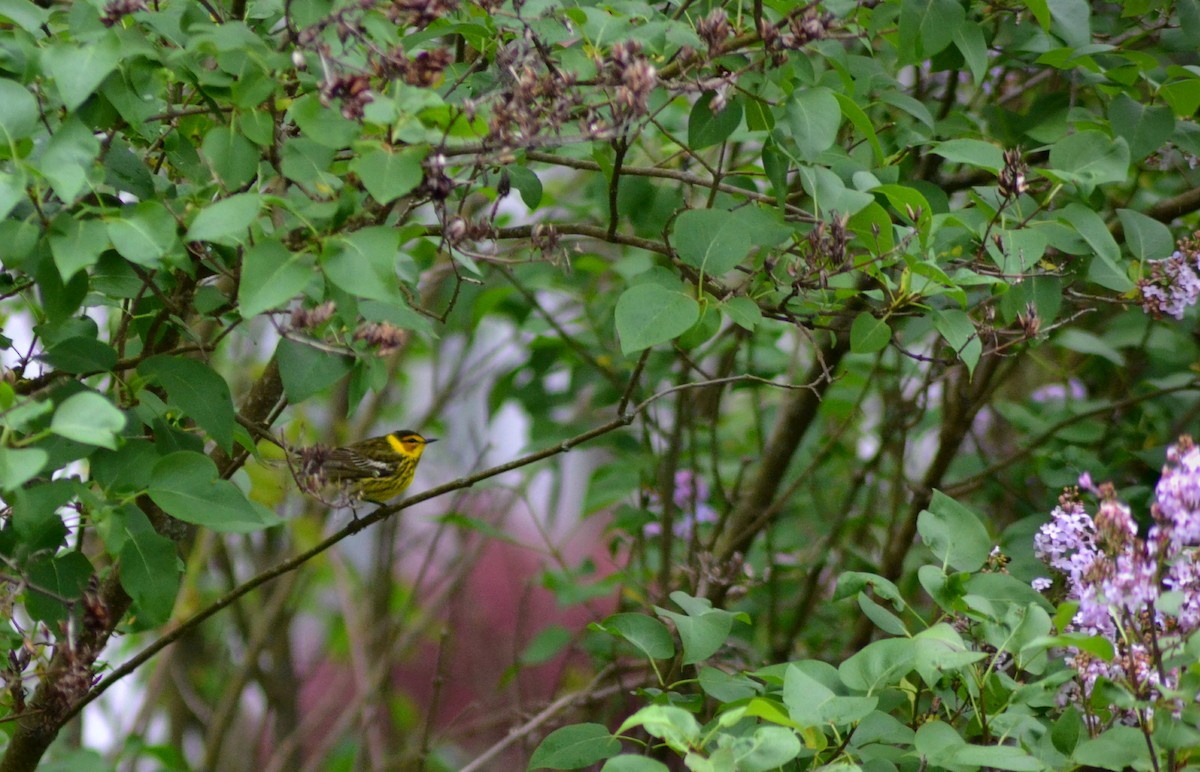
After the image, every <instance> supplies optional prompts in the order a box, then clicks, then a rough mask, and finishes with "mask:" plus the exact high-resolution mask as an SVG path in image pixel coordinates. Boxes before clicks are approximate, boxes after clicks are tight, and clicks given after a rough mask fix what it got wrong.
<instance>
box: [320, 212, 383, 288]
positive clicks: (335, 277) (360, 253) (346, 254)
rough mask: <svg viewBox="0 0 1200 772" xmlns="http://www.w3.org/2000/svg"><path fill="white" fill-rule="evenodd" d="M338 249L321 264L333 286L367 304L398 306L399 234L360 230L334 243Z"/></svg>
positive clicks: (380, 228)
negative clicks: (381, 302) (378, 303)
mask: <svg viewBox="0 0 1200 772" xmlns="http://www.w3.org/2000/svg"><path fill="white" fill-rule="evenodd" d="M333 246H336V247H339V248H338V249H337V250H336V251H334V252H333V253H332V254H331V255H329V256H328V257H326V258H325V260H324V261H323V262H322V263H321V270H322V271H324V272H325V276H326V277H328V279H329V281H330V282H332V283H333V284H334V286H336V287H338V288H340V289H342V290H344V291H346V292H348V293H350V294H351V295H356V296H358V297H360V298H367V299H369V300H387V301H391V302H396V303H398V302H402V301H403V298H402V296H401V294H400V289H399V287H400V278H399V276H398V275H397V273H396V259H397V252H398V251H399V248H400V234H399V233H398V232H397V231H396V229H395V228H386V227H372V228H363V229H361V230H358V231H355V232H354V233H351V234H350V235H349V236H347V237H345V238H341V239H337V240H336V241H335V242H333V244H332V245H331V247H333Z"/></svg>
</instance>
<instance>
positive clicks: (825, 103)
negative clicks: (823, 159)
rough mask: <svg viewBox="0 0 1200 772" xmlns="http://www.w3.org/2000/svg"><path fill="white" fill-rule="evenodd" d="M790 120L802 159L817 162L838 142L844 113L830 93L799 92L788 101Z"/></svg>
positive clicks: (818, 90)
mask: <svg viewBox="0 0 1200 772" xmlns="http://www.w3.org/2000/svg"><path fill="white" fill-rule="evenodd" d="M787 119H788V127H789V128H790V129H791V133H792V140H793V141H794V142H795V143H796V147H797V148H798V149H799V150H800V155H801V156H802V157H803V158H804V160H806V161H815V160H817V157H818V156H820V155H821V153H823V152H825V151H826V150H828V149H829V148H830V147H831V146H832V145H833V143H834V141H835V140H837V133H838V127H840V126H841V124H842V110H841V106H840V105H839V104H838V100H837V98H836V97H834V95H833V92H832V91H830V90H829V89H827V88H824V87H818V88H798V89H796V90H795V91H794V92H792V96H791V98H790V99H788V102H787Z"/></svg>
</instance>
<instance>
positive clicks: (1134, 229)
mask: <svg viewBox="0 0 1200 772" xmlns="http://www.w3.org/2000/svg"><path fill="white" fill-rule="evenodd" d="M1117 217H1119V218H1121V226H1122V227H1123V228H1124V229H1125V244H1126V245H1127V246H1128V247H1129V251H1130V252H1132V253H1133V256H1134V257H1136V258H1137V259H1138V260H1143V261H1144V260H1162V259H1163V258H1165V257H1170V256H1171V253H1172V252H1174V251H1175V239H1173V238H1171V231H1170V229H1169V228H1167V226H1165V225H1163V224H1162V223H1161V222H1159V221H1158V220H1155V219H1154V218H1152V217H1147V216H1146V215H1144V214H1142V213H1141V212H1135V211H1133V210H1132V209H1118V210H1117Z"/></svg>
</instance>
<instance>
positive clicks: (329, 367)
mask: <svg viewBox="0 0 1200 772" xmlns="http://www.w3.org/2000/svg"><path fill="white" fill-rule="evenodd" d="M275 357H276V358H277V359H278V360H279V377H280V378H281V379H282V380H283V391H284V393H285V394H287V398H288V401H289V402H291V403H292V404H299V403H301V402H303V401H304V400H306V399H308V398H309V397H311V396H312V395H314V394H316V393H317V392H319V391H321V390H323V389H325V388H328V387H329V386H332V385H333V384H335V383H337V382H338V381H339V380H341V379H342V378H343V377H345V375H346V374H347V373H349V372H350V360H349V358H348V357H346V356H345V355H343V354H336V353H333V352H330V351H325V350H324V349H321V348H318V347H316V346H310V345H307V344H305V343H301V342H299V341H295V340H288V339H286V338H285V339H283V340H281V341H279V347H278V348H277V349H275Z"/></svg>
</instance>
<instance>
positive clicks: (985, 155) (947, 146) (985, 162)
mask: <svg viewBox="0 0 1200 772" xmlns="http://www.w3.org/2000/svg"><path fill="white" fill-rule="evenodd" d="M932 151H933V152H934V153H937V154H938V155H940V156H941V157H942V158H945V159H946V160H947V161H953V162H954V163H960V164H968V165H970V166H978V167H979V168H981V169H987V170H988V171H993V172H996V171H999V170H1000V168H1001V167H1002V166H1004V151H1003V150H1001V149H1000V148H998V147H996V146H995V145H993V144H992V143H991V142H983V141H982V140H978V139H951V140H947V141H945V142H939V143H937V144H936V145H934V146H933V148H932Z"/></svg>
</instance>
